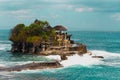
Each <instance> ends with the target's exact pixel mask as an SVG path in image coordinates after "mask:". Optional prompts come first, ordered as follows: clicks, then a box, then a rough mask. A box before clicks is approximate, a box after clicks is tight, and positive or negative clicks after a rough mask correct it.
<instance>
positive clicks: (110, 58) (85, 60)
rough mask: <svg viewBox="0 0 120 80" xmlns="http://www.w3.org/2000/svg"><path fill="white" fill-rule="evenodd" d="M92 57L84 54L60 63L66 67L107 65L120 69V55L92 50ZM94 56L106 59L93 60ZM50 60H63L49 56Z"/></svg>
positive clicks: (69, 57) (70, 57)
mask: <svg viewBox="0 0 120 80" xmlns="http://www.w3.org/2000/svg"><path fill="white" fill-rule="evenodd" d="M91 53H92V55H89V54H84V55H83V56H80V55H77V54H75V55H73V56H67V58H68V59H67V60H64V61H61V62H60V63H61V64H62V65H63V66H64V67H68V66H72V65H81V66H88V67H89V66H92V65H107V66H115V67H116V66H117V67H120V54H119V53H110V52H107V51H99V50H91ZM92 56H103V57H104V59H100V58H92ZM47 58H50V59H56V60H61V59H60V56H58V55H57V56H55V55H51V56H47Z"/></svg>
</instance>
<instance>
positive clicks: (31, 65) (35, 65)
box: [0, 61, 62, 71]
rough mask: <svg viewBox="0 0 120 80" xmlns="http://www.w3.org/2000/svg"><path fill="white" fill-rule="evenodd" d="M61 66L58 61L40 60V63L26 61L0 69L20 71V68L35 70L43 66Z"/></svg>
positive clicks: (0, 69) (43, 67)
mask: <svg viewBox="0 0 120 80" xmlns="http://www.w3.org/2000/svg"><path fill="white" fill-rule="evenodd" d="M59 67H62V66H61V64H60V63H59V62H58V61H53V62H40V63H34V62H33V63H28V64H24V65H18V66H14V67H9V68H0V71H22V70H35V69H45V68H59Z"/></svg>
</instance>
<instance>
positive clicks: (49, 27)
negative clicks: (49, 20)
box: [44, 25, 53, 31]
mask: <svg viewBox="0 0 120 80" xmlns="http://www.w3.org/2000/svg"><path fill="white" fill-rule="evenodd" d="M44 29H45V30H47V31H49V30H52V29H53V28H52V27H51V26H50V25H49V26H46V27H45V28H44Z"/></svg>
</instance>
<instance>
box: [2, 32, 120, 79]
mask: <svg viewBox="0 0 120 80" xmlns="http://www.w3.org/2000/svg"><path fill="white" fill-rule="evenodd" d="M69 33H70V34H72V39H73V40H75V41H76V42H80V43H83V44H86V45H87V48H88V50H89V51H91V52H92V55H100V56H104V59H95V58H91V56H89V55H87V54H85V55H83V56H78V55H73V56H70V57H68V60H65V61H62V62H61V64H62V65H63V66H64V67H63V68H58V69H44V70H24V71H21V72H0V80H120V32H95V31H69ZM9 34H10V33H9V30H0V67H8V66H15V65H20V64H25V63H30V62H33V61H34V62H40V61H48V60H50V58H52V57H55V58H56V59H59V56H47V57H45V56H35V55H34V56H33V55H20V54H19V53H18V54H11V53H10V52H8V51H9V50H10V49H11V44H12V42H10V41H9V40H8V38H9Z"/></svg>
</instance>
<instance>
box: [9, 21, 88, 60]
mask: <svg viewBox="0 0 120 80" xmlns="http://www.w3.org/2000/svg"><path fill="white" fill-rule="evenodd" d="M71 37H72V35H71V34H68V33H67V28H66V27H64V26H62V25H56V26H55V27H51V26H50V25H49V23H48V22H47V21H40V20H35V21H34V23H32V24H30V25H29V26H25V25H24V24H18V25H16V26H15V27H14V28H13V29H12V30H11V35H10V40H11V41H12V42H13V44H12V49H11V52H13V53H16V52H20V53H32V54H39V55H62V57H63V58H65V56H66V55H70V54H76V53H78V54H83V53H86V52H87V49H86V46H85V45H83V44H80V43H75V42H74V41H73V40H71Z"/></svg>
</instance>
